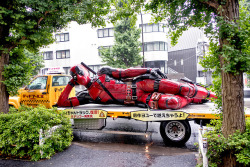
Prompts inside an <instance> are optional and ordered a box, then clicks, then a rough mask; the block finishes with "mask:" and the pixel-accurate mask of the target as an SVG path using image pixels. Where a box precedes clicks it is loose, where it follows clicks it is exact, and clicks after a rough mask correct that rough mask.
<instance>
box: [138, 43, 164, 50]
mask: <svg viewBox="0 0 250 167" xmlns="http://www.w3.org/2000/svg"><path fill="white" fill-rule="evenodd" d="M141 50H142V49H141ZM167 50H168V44H167V42H158V41H156V42H145V43H144V51H145V52H149V51H167Z"/></svg>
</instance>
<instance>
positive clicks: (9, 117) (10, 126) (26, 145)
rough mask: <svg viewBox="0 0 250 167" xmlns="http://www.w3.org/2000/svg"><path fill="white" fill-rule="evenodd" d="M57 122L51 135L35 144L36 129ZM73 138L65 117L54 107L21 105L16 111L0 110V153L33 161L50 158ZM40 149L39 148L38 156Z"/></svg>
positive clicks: (37, 137) (65, 146) (46, 128)
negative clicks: (5, 112) (41, 152)
mask: <svg viewBox="0 0 250 167" xmlns="http://www.w3.org/2000/svg"><path fill="white" fill-rule="evenodd" d="M59 124H61V125H62V127H61V128H59V129H57V130H56V131H55V133H53V134H52V136H51V137H50V138H48V139H46V140H45V143H44V145H42V146H39V130H40V129H43V130H48V129H49V128H51V127H52V126H55V125H59ZM72 139H73V136H72V130H71V124H70V121H69V119H68V118H66V117H64V116H63V114H62V113H59V112H58V111H57V109H56V108H53V109H46V108H44V107H37V108H32V107H27V106H21V107H20V108H19V109H18V111H17V110H15V109H10V112H9V113H8V114H0V153H1V154H2V155H5V156H14V157H19V158H28V159H31V160H33V161H37V160H39V159H41V158H50V157H51V156H52V155H53V154H55V153H56V152H58V151H63V150H64V149H65V148H67V147H68V146H69V145H70V144H71V141H72ZM40 150H41V151H43V155H42V156H41V154H40Z"/></svg>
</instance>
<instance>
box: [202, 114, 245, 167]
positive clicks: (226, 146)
mask: <svg viewBox="0 0 250 167" xmlns="http://www.w3.org/2000/svg"><path fill="white" fill-rule="evenodd" d="M213 125H215V130H214V131H210V132H208V133H206V134H205V137H207V141H208V152H207V156H208V159H209V166H220V165H221V163H222V156H223V154H224V153H226V152H232V153H233V154H234V155H235V156H236V160H237V161H238V162H239V163H240V164H242V165H244V166H250V119H247V120H246V132H244V133H239V132H236V133H234V134H233V135H232V136H229V137H228V138H225V137H224V136H223V135H222V132H221V120H213Z"/></svg>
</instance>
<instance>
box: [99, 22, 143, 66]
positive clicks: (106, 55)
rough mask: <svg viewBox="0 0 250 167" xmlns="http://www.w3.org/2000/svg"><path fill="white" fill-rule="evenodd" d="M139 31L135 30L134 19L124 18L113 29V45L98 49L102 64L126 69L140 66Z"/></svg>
mask: <svg viewBox="0 0 250 167" xmlns="http://www.w3.org/2000/svg"><path fill="white" fill-rule="evenodd" d="M140 32H141V30H140V29H138V28H136V26H135V21H134V19H131V18H125V19H123V20H121V21H120V22H119V23H116V25H115V27H114V37H115V42H114V45H113V46H112V47H111V48H110V49H103V48H102V49H100V52H101V58H102V60H103V62H105V63H106V64H107V65H109V66H111V67H117V68H128V67H135V66H138V65H142V57H141V55H140V45H141V43H140V42H139V41H138V39H139V38H140Z"/></svg>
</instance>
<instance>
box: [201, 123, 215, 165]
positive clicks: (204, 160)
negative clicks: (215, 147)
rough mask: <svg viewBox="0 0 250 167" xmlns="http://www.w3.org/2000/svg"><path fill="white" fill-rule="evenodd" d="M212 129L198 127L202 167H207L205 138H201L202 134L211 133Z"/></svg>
mask: <svg viewBox="0 0 250 167" xmlns="http://www.w3.org/2000/svg"><path fill="white" fill-rule="evenodd" d="M212 130H213V128H212V127H205V126H204V127H200V128H199V137H198V140H199V155H201V156H202V161H203V167H208V158H207V138H204V137H203V134H204V133H206V132H208V131H212Z"/></svg>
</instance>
